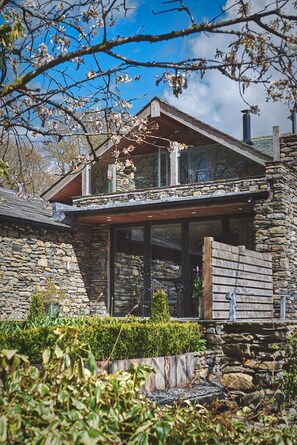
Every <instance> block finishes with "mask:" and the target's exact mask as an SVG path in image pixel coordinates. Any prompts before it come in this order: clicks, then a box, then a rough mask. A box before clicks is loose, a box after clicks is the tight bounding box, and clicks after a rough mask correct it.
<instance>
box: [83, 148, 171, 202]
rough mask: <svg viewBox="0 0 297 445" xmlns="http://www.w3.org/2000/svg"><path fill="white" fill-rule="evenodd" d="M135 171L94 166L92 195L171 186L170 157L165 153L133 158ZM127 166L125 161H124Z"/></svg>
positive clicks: (108, 166) (103, 164) (112, 166)
mask: <svg viewBox="0 0 297 445" xmlns="http://www.w3.org/2000/svg"><path fill="white" fill-rule="evenodd" d="M129 161H132V162H133V165H134V166H135V171H133V169H131V168H129V166H127V167H126V168H124V169H123V170H121V169H117V168H116V166H115V164H108V163H107V162H106V163H103V162H100V161H99V163H98V164H94V165H93V166H92V193H93V194H101V193H112V192H125V191H132V190H142V189H149V188H156V187H164V186H167V185H169V156H168V153H167V152H165V151H162V152H161V151H160V152H158V153H152V154H147V155H139V156H131V157H130V158H129ZM123 164H125V160H123Z"/></svg>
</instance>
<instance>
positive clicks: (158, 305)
mask: <svg viewBox="0 0 297 445" xmlns="http://www.w3.org/2000/svg"><path fill="white" fill-rule="evenodd" d="M150 320H151V321H153V322H168V321H170V310H169V303H168V297H167V294H166V292H165V291H163V290H157V291H156V292H155V293H154V295H153V299H152V303H151V314H150Z"/></svg>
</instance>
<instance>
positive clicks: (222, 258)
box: [202, 237, 273, 320]
mask: <svg viewBox="0 0 297 445" xmlns="http://www.w3.org/2000/svg"><path fill="white" fill-rule="evenodd" d="M228 292H235V293H236V319H238V320H240V319H241V320H244V319H264V318H265V319H267V318H270V319H271V318H273V282H272V258H271V254H269V253H259V252H254V251H252V250H248V249H246V248H245V247H244V246H230V245H228V244H223V243H219V242H217V241H214V239H213V238H210V237H207V238H204V249H203V299H202V312H203V313H202V317H203V318H204V319H206V320H229V308H230V304H229V301H228V300H227V299H226V294H227V293H228Z"/></svg>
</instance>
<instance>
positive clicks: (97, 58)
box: [0, 0, 297, 158]
mask: <svg viewBox="0 0 297 445" xmlns="http://www.w3.org/2000/svg"><path fill="white" fill-rule="evenodd" d="M136 3H137V2H136V1H134V0H76V1H70V0H64V1H61V0H24V1H22V2H20V1H18V0H12V1H9V0H0V13H1V15H2V21H1V22H2V25H1V26H0V76H1V90H0V103H1V108H0V126H1V134H0V137H1V141H2V143H4V142H5V141H7V140H9V137H11V135H13V138H14V139H15V138H16V137H17V138H27V139H28V140H29V141H30V142H31V141H32V138H33V137H34V136H35V137H36V135H37V136H38V137H40V138H42V139H43V140H53V139H54V140H56V141H60V140H61V139H62V138H69V137H73V136H76V135H77V136H79V137H82V136H83V137H84V138H85V140H86V143H87V144H88V147H89V151H90V153H91V154H92V156H93V158H96V148H97V145H96V141H97V140H98V136H99V140H101V139H102V137H111V138H113V139H114V141H115V143H116V142H117V140H118V139H119V138H120V137H122V136H123V135H124V136H127V135H129V139H130V140H131V141H133V143H139V142H141V141H142V140H143V138H145V137H146V135H147V134H148V133H150V131H151V128H150V125H149V123H148V122H147V121H145V120H138V119H137V118H136V117H133V116H131V115H130V113H129V110H130V108H131V106H132V103H133V100H135V97H130V98H128V99H127V98H124V97H123V95H122V93H121V87H122V85H124V84H127V83H133V82H135V83H136V82H141V81H142V79H141V69H142V68H150V69H152V70H158V71H157V72H156V73H157V78H156V82H157V84H160V83H163V82H165V83H167V84H168V85H169V86H170V87H171V88H172V91H173V94H174V95H176V96H178V95H179V94H181V93H182V92H183V90H184V89H185V88H186V87H187V79H188V77H189V76H190V75H191V73H192V72H199V73H200V75H201V77H204V76H206V75H207V73H208V72H209V71H212V70H218V71H219V72H220V73H221V74H222V75H223V76H227V77H229V78H231V79H233V80H234V81H235V82H238V84H239V86H240V91H241V92H242V93H244V91H245V90H246V88H248V87H249V85H251V83H262V84H263V87H264V88H265V89H266V91H267V97H268V98H270V99H272V100H284V101H286V102H287V103H288V104H289V105H290V107H291V109H293V108H294V107H295V103H296V102H297V93H296V48H297V37H296V18H297V14H296V8H297V2H296V1H295V0H270V1H268V0H265V1H263V2H260V5H261V6H260V7H258V8H256V9H255V3H257V2H255V0H250V1H248V0H228V1H227V3H226V6H225V9H224V8H221V10H220V11H219V13H218V15H217V16H216V17H215V18H212V19H205V20H203V21H199V20H198V19H196V17H195V16H194V14H193V12H192V11H191V10H190V9H189V7H188V5H187V0H169V1H168V0H167V1H164V2H159V1H158V2H156V5H157V6H156V9H155V10H153V11H151V10H150V9H149V6H147V8H148V9H147V17H148V15H149V14H151V15H153V16H158V15H160V14H162V16H167V17H168V21H169V22H170V20H172V22H173V23H174V19H175V18H176V15H177V14H178V15H179V17H180V15H183V18H184V21H183V23H186V25H185V26H182V27H180V28H178V27H176V28H174V26H173V29H172V30H171V31H168V32H164V33H148V34H147V33H145V32H143V31H142V28H141V27H140V28H139V24H137V27H138V28H139V29H136V28H135V29H134V28H133V26H132V25H133V24H134V22H133V20H132V19H133V14H134V13H135V10H136V9H135V8H137V4H136ZM189 3H190V2H189ZM226 10H228V12H230V11H231V12H232V11H233V14H231V15H230V14H228V19H226ZM147 28H149V23H148V24H147V26H146V28H145V29H147ZM130 29H131V30H132V32H131V33H129V30H130ZM205 33H207V34H208V35H212V34H220V35H223V36H224V37H225V36H226V35H227V36H228V38H229V46H228V48H227V50H226V49H224V48H214V52H213V54H209V58H205V57H201V58H199V57H196V58H195V59H193V58H187V59H178V55H176V56H175V57H174V60H163V59H159V58H158V52H157V51H156V52H154V55H153V56H152V58H151V59H150V58H149V56H148V55H146V52H145V49H144V50H143V51H138V52H137V51H133V48H135V46H136V45H138V47H140V48H141V47H142V46H143V47H144V48H145V45H146V44H148V43H149V44H151V45H155V46H156V47H157V45H158V44H160V43H162V42H168V41H176V42H179V40H180V39H182V38H183V39H191V38H193V37H195V36H199V35H201V34H205ZM131 48H132V51H131ZM150 54H151V53H150ZM136 70H139V73H137V72H136ZM272 72H274V75H273V80H274V81H273V82H272V77H271V76H272Z"/></svg>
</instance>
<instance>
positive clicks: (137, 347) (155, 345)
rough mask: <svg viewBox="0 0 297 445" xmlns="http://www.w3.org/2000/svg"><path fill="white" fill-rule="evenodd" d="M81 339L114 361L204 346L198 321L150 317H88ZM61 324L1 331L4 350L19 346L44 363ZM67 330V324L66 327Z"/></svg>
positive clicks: (97, 356) (98, 355) (81, 327)
mask: <svg viewBox="0 0 297 445" xmlns="http://www.w3.org/2000/svg"><path fill="white" fill-rule="evenodd" d="M75 327H76V329H77V330H78V331H79V338H80V340H81V341H82V342H84V343H85V344H87V345H89V346H90V348H91V350H92V352H93V354H94V356H95V359H96V360H98V361H100V360H107V359H108V358H111V359H114V360H120V359H129V358H143V357H158V356H165V355H176V354H182V353H185V352H193V351H199V350H201V349H203V347H204V341H203V340H202V339H201V332H200V328H199V325H198V324H197V323H190V322H186V323H181V322H167V323H152V322H150V321H148V320H141V319H139V320H136V319H133V320H130V321H128V322H126V321H123V320H119V319H113V318H109V319H98V318H94V319H93V320H90V319H87V320H86V323H82V322H80V323H78V324H76V325H75ZM56 328H57V326H37V327H34V328H29V329H18V330H15V331H14V332H9V333H8V332H0V350H1V349H16V350H18V351H19V352H20V353H22V354H26V355H27V356H28V357H29V358H30V360H31V361H34V362H40V361H41V354H42V351H43V350H44V349H45V348H46V347H49V346H53V345H54V343H55V335H54V330H55V329H56ZM65 329H67V326H65Z"/></svg>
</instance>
